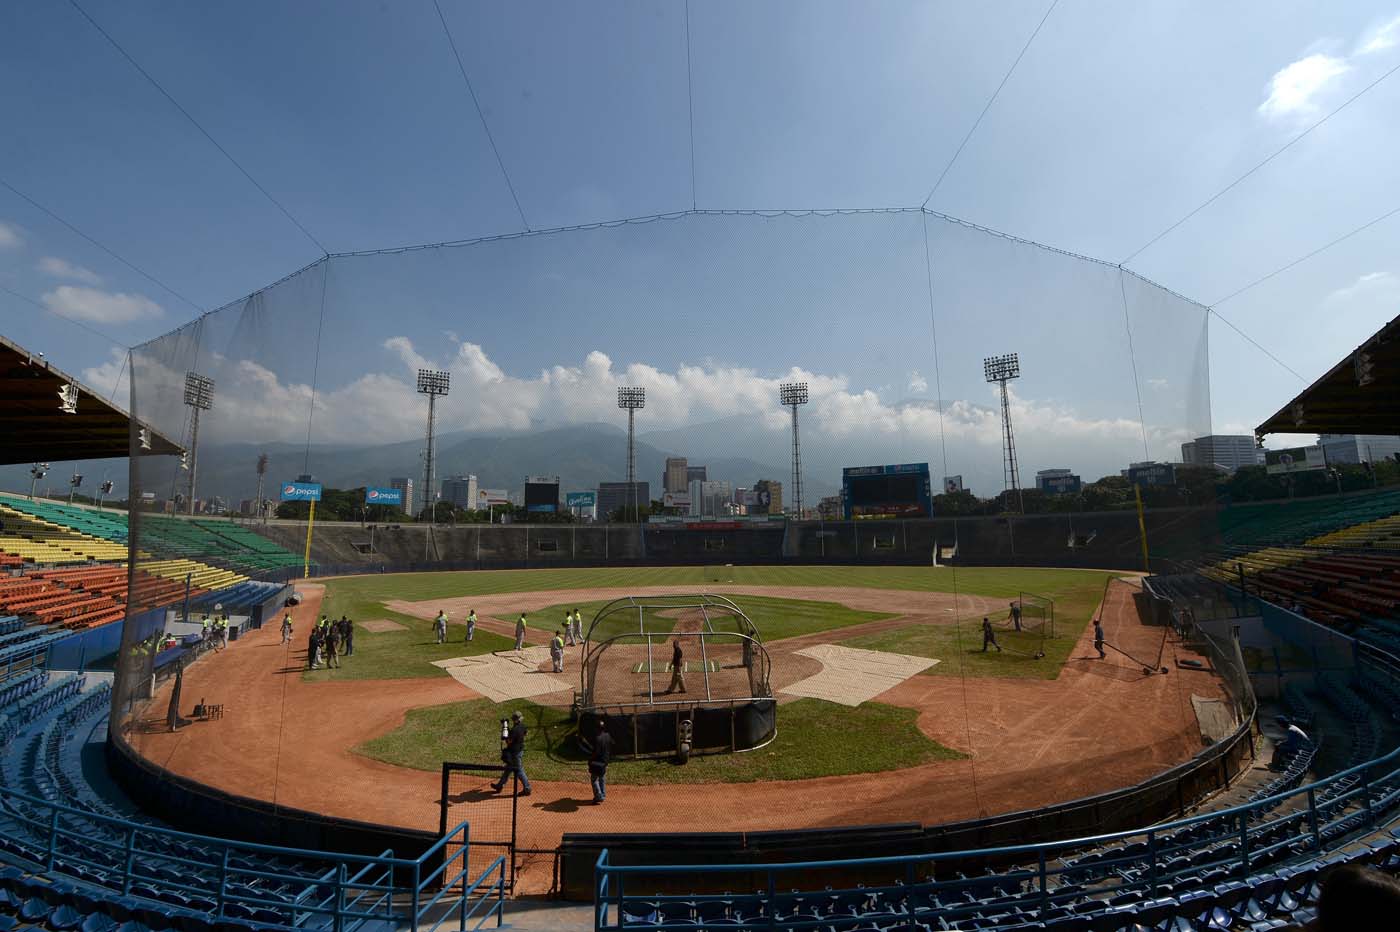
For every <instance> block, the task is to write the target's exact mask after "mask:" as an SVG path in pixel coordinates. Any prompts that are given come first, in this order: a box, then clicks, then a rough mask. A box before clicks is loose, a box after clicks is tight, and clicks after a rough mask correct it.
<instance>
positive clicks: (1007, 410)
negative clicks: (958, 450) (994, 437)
mask: <svg viewBox="0 0 1400 932" xmlns="http://www.w3.org/2000/svg"><path fill="white" fill-rule="evenodd" d="M982 372H983V374H985V375H986V377H987V381H988V382H996V383H997V384H998V385H1000V386H1001V427H1002V434H1001V444H1002V458H1001V469H1002V480H1003V483H1004V487H1005V490H1006V492H1007V496H1006V510H1007V511H1010V510H1011V494H1010V493H1012V492H1015V493H1016V511H1017V512H1018V513H1020V514H1025V512H1026V506H1025V503H1024V502H1023V501H1022V500H1021V471H1020V469H1019V467H1017V465H1016V435H1015V434H1014V433H1012V430H1011V397H1010V395H1009V394H1008V393H1007V390H1006V383H1007V382H1010V381H1011V380H1012V379H1019V378H1020V377H1021V360H1020V358H1019V357H1018V356H1017V355H1016V354H1015V353H1007V354H1006V355H1004V356H988V357H987V358H986V359H984V360H982Z"/></svg>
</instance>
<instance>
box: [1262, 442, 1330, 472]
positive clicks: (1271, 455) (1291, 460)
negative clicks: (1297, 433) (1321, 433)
mask: <svg viewBox="0 0 1400 932" xmlns="http://www.w3.org/2000/svg"><path fill="white" fill-rule="evenodd" d="M1326 468H1327V457H1326V455H1325V454H1324V453H1323V452H1322V447H1320V446H1318V445H1317V444H1314V445H1312V446H1310V447H1289V448H1288V449H1287V450H1265V451H1264V469H1265V471H1266V472H1268V474H1269V475H1271V476H1275V475H1278V474H1280V473H1288V472H1307V471H1309V470H1312V469H1326Z"/></svg>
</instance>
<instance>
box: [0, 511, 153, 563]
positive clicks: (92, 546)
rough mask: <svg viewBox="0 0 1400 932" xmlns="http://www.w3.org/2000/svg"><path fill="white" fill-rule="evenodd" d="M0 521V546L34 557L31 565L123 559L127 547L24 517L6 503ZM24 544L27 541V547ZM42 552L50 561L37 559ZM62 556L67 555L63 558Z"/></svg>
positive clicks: (27, 515) (26, 515) (20, 512)
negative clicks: (0, 529)
mask: <svg viewBox="0 0 1400 932" xmlns="http://www.w3.org/2000/svg"><path fill="white" fill-rule="evenodd" d="M0 521H3V522H4V528H5V531H4V534H3V535H0V547H3V548H4V549H5V550H6V551H7V552H10V553H14V554H17V555H19V556H24V557H26V558H29V556H30V555H31V554H33V555H34V558H33V562H35V563H64V562H82V561H86V560H125V559H126V546H125V545H124V544H118V543H116V542H114V541H112V540H109V539H107V538H103V537H95V536H93V535H91V534H85V533H82V532H80V531H77V530H74V529H72V528H70V527H68V526H67V525H64V524H60V523H57V522H54V521H51V520H48V519H46V518H41V517H37V516H35V515H31V514H27V513H25V512H23V511H20V510H18V509H16V508H12V507H10V505H9V504H7V503H0ZM26 541H28V542H29V543H28V544H27V545H26V544H25V542H26ZM36 545H42V546H36ZM17 548H19V549H17ZM55 551H57V553H55ZM45 553H48V554H49V556H50V558H49V559H40V558H39V557H40V556H42V555H44V554H45ZM62 554H67V555H68V556H67V557H65V556H62Z"/></svg>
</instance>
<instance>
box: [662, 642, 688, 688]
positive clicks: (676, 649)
mask: <svg viewBox="0 0 1400 932" xmlns="http://www.w3.org/2000/svg"><path fill="white" fill-rule="evenodd" d="M666 691H667V692H668V693H673V692H677V691H680V692H685V655H684V654H682V653H681V639H680V638H676V640H675V644H674V646H673V647H672V648H671V685H670V686H667V687H666Z"/></svg>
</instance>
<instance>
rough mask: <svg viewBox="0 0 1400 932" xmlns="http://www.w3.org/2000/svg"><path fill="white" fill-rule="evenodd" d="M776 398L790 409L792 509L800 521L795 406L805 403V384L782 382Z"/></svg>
mask: <svg viewBox="0 0 1400 932" xmlns="http://www.w3.org/2000/svg"><path fill="white" fill-rule="evenodd" d="M778 397H779V398H780V399H782V402H783V404H785V405H787V406H788V407H789V408H792V507H793V514H794V515H796V516H797V519H798V520H799V521H800V520H802V444H801V443H799V442H798V439H797V406H798V405H805V404H806V403H807V383H806V382H784V383H783V384H782V385H779V386H778Z"/></svg>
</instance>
